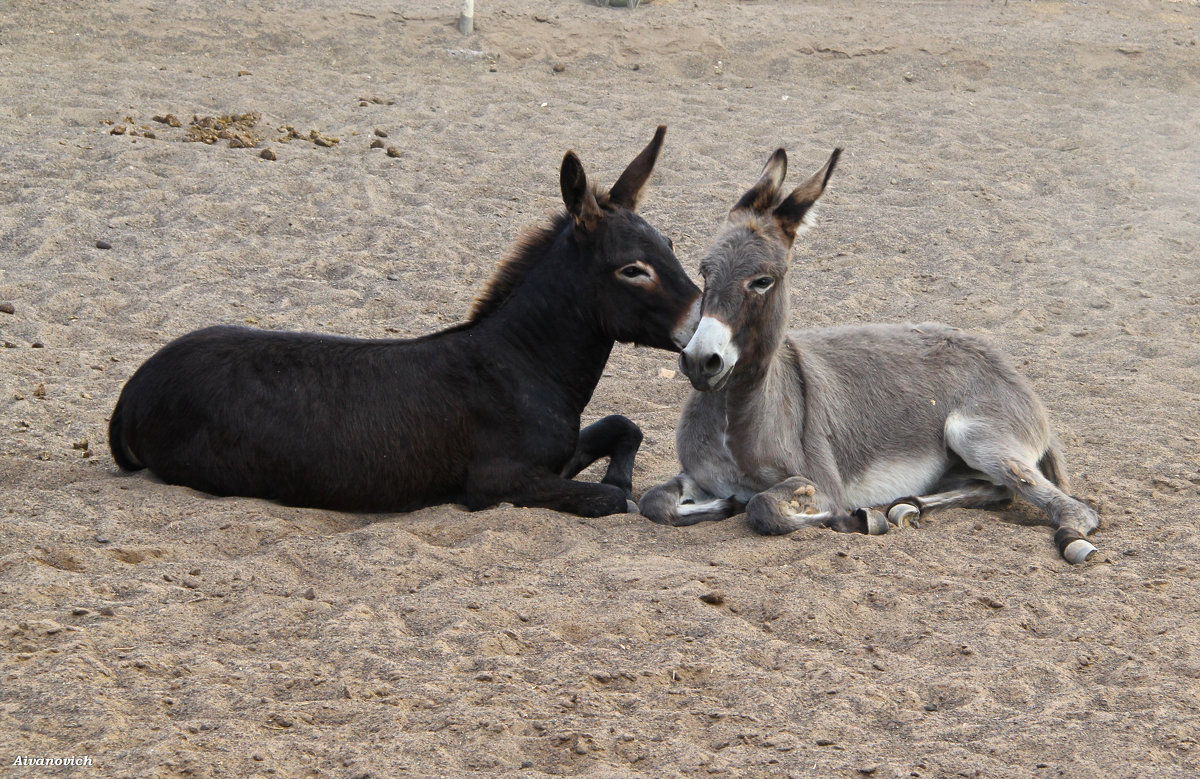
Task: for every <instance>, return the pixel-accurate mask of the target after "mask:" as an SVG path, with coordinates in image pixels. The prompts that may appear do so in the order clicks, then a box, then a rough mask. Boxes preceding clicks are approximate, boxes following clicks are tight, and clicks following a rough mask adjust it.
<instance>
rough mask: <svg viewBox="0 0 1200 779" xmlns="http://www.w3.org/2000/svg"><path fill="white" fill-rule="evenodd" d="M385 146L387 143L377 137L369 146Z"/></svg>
mask: <svg viewBox="0 0 1200 779" xmlns="http://www.w3.org/2000/svg"><path fill="white" fill-rule="evenodd" d="M385 146H387V144H386V143H384V142H383V141H382V140H381V139H379V138H376V139H375V140H373V141H371V148H372V149H382V148H384V147H385Z"/></svg>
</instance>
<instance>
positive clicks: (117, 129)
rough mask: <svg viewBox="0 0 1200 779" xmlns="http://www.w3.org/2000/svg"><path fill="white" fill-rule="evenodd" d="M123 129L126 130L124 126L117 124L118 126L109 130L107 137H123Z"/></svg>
mask: <svg viewBox="0 0 1200 779" xmlns="http://www.w3.org/2000/svg"><path fill="white" fill-rule="evenodd" d="M125 129H126V128H125V125H123V124H118V125H116V126H114V127H113V128H112V129H111V130H109V131H108V134H109V135H124V134H125Z"/></svg>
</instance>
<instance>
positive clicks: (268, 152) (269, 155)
mask: <svg viewBox="0 0 1200 779" xmlns="http://www.w3.org/2000/svg"><path fill="white" fill-rule="evenodd" d="M258 156H259V157H262V158H263V159H264V160H271V161H272V162H274V161H275V160H277V159H279V157H278V155H276V154H275V151H274V150H273V149H263V150H262V151H261V152H259V155H258Z"/></svg>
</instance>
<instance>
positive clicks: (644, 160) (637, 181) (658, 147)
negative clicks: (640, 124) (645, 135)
mask: <svg viewBox="0 0 1200 779" xmlns="http://www.w3.org/2000/svg"><path fill="white" fill-rule="evenodd" d="M666 134H667V126H666V125H665V124H660V125H659V126H658V129H657V130H655V131H654V138H653V139H651V141H650V143H649V145H647V146H646V148H644V149H642V153H641V154H639V155H638V156H636V157H634V158H633V162H631V163H629V167H628V168H626V169H625V172H624V173H622V174H621V178H619V179H617V183H616V184H613V188H612V189H611V190H609V192H608V199H609V202H611V203H613V204H614V205H618V206H624V207H625V208H628V209H629V210H630V211H633V210H635V209H636V208H637V204H638V198H639V197H640V196H641V194H642V187H644V186H646V181H647V180H648V179H649V178H650V172H651V171H652V170H654V163H655V162H657V161H658V153H659V152H660V151H662V144H663V136H665V135H666Z"/></svg>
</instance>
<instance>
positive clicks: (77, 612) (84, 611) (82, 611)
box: [71, 606, 92, 617]
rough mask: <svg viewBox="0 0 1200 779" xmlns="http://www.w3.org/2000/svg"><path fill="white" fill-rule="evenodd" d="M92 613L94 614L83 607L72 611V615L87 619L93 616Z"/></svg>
mask: <svg viewBox="0 0 1200 779" xmlns="http://www.w3.org/2000/svg"><path fill="white" fill-rule="evenodd" d="M91 613H92V612H91V611H89V610H88V609H85V608H83V607H82V606H80V607H79V608H75V609H71V614H72V615H73V616H76V617H86V616H87V615H88V614H91Z"/></svg>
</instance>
